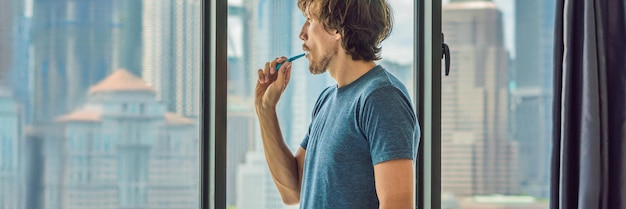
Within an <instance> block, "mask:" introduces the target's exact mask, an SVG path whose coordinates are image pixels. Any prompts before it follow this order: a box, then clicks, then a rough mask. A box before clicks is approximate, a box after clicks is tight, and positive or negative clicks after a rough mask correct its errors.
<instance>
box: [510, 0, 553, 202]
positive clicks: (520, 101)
mask: <svg viewBox="0 0 626 209" xmlns="http://www.w3.org/2000/svg"><path fill="white" fill-rule="evenodd" d="M515 10H516V11H515V15H516V17H515V45H516V47H515V49H516V53H515V56H516V57H515V62H514V63H515V64H514V66H515V67H514V70H513V72H514V75H513V78H512V79H511V83H512V84H513V85H512V87H513V88H512V90H511V93H512V95H511V101H512V104H511V107H512V113H513V115H512V117H511V123H512V128H513V137H514V139H515V140H516V141H517V142H518V144H519V149H520V152H519V155H520V156H523V157H520V158H519V159H520V161H519V169H518V170H519V171H520V172H519V183H520V188H521V190H522V191H523V192H524V193H526V194H531V195H535V196H540V197H548V195H549V181H550V171H549V166H550V150H551V148H550V146H551V143H550V138H551V133H552V125H551V118H552V51H553V46H554V44H553V42H554V41H553V30H554V15H555V14H554V11H555V2H554V1H550V0H524V1H520V0H517V1H515Z"/></svg>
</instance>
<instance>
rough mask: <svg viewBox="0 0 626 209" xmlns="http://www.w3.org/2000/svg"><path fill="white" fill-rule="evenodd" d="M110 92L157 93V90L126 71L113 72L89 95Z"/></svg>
mask: <svg viewBox="0 0 626 209" xmlns="http://www.w3.org/2000/svg"><path fill="white" fill-rule="evenodd" d="M109 91H147V92H155V91H156V90H155V89H154V88H153V87H152V86H150V85H148V84H147V83H146V82H145V81H144V80H142V79H141V78H138V77H137V76H135V75H133V74H131V73H130V72H128V71H126V70H125V69H118V70H115V71H113V73H111V75H109V76H108V77H106V78H105V79H104V80H102V81H101V82H100V83H98V84H96V85H95V86H92V87H91V88H90V89H89V94H93V93H99V92H109Z"/></svg>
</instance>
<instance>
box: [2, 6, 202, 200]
mask: <svg viewBox="0 0 626 209" xmlns="http://www.w3.org/2000/svg"><path fill="white" fill-rule="evenodd" d="M0 5H2V6H0V19H1V20H2V21H0V46H1V47H0V78H1V80H0V185H2V186H0V208H4V209H26V208H28V209H31V208H33V209H70V208H76V209H85V208H99V209H103V208H110V209H114V208H115V209H118V208H189V209H193V208H199V202H200V201H199V179H200V178H199V166H198V165H199V152H198V147H199V146H198V144H199V139H198V137H199V135H198V133H199V130H198V128H199V127H198V119H199V118H198V117H199V114H198V113H199V98H200V95H199V92H200V89H199V84H200V80H199V75H200V66H201V57H200V53H201V51H200V50H201V48H200V46H201V43H200V40H201V39H200V37H201V35H202V34H201V12H202V8H201V0H177V1H174V0H107V1H103V0H0Z"/></svg>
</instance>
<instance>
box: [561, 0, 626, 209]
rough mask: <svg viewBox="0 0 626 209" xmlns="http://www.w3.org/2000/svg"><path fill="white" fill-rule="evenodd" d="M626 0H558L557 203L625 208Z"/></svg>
mask: <svg viewBox="0 0 626 209" xmlns="http://www.w3.org/2000/svg"><path fill="white" fill-rule="evenodd" d="M625 4H626V3H624V0H557V8H556V10H557V11H556V18H555V19H556V24H555V49H554V56H555V57H554V103H553V108H554V111H553V114H554V115H553V141H552V142H553V144H552V145H553V146H552V151H553V152H552V165H551V172H552V173H551V175H552V176H551V185H550V192H551V194H550V208H552V209H573V208H580V209H609V208H610V209H624V208H626V154H625V152H626V143H624V141H626V111H625V110H626V32H625V30H626V14H625V13H624V11H625V10H626V5H625Z"/></svg>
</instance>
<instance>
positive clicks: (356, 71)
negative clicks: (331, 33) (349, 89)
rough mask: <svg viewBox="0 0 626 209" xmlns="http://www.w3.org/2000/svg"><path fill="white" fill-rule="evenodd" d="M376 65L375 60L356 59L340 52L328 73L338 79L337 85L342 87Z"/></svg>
mask: <svg viewBox="0 0 626 209" xmlns="http://www.w3.org/2000/svg"><path fill="white" fill-rule="evenodd" d="M374 67H376V63H374V61H363V60H357V61H355V60H352V57H350V55H347V54H345V53H338V54H337V57H335V59H333V61H332V63H331V64H330V65H329V68H328V73H329V74H330V76H331V77H333V78H334V79H335V81H337V87H338V88H341V87H343V86H346V85H348V84H350V83H352V82H354V81H355V80H357V79H359V78H360V77H361V76H363V75H364V74H365V73H367V72H369V71H370V70H371V69H373V68H374Z"/></svg>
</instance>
